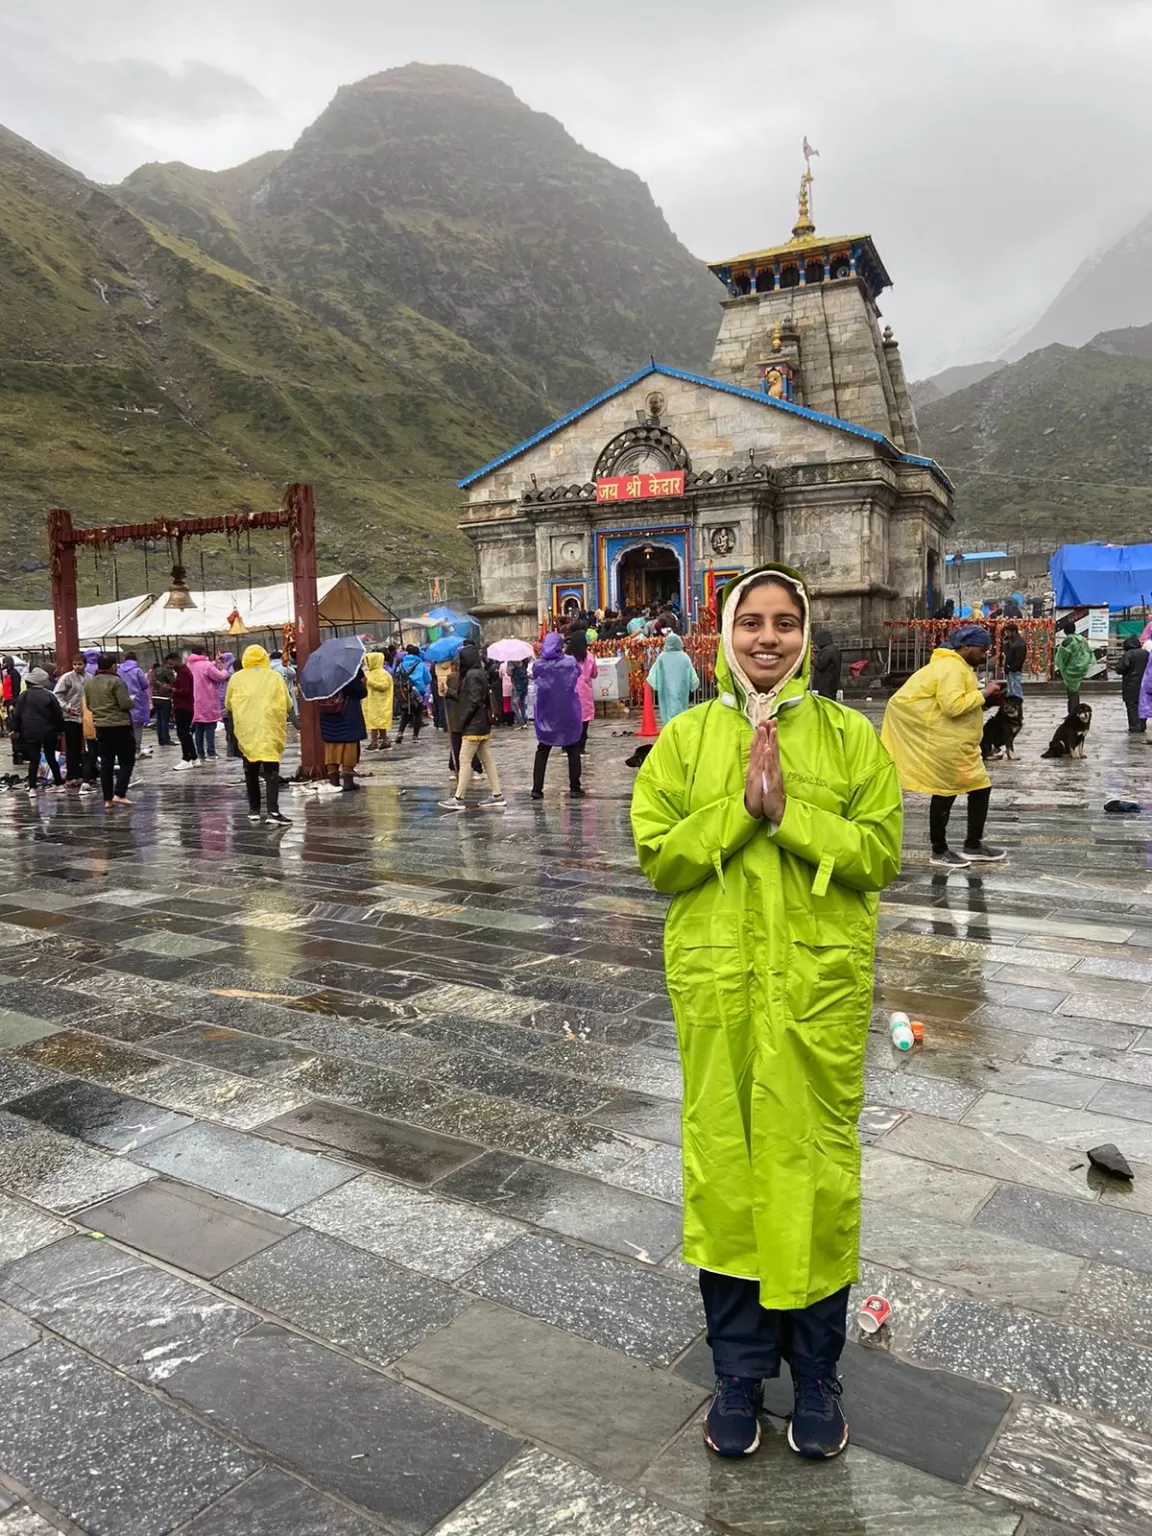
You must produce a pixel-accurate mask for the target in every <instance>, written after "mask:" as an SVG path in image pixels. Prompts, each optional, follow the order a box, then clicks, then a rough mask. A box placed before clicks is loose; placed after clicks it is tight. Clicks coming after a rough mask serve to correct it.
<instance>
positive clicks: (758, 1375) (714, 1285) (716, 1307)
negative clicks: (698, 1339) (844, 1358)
mask: <svg viewBox="0 0 1152 1536" xmlns="http://www.w3.org/2000/svg"><path fill="white" fill-rule="evenodd" d="M848 1290H849V1288H848V1286H845V1287H844V1288H843V1290H840V1291H836V1292H835V1293H834V1294H833V1295H831V1296H825V1297H824V1299H823V1300H822V1301H814V1302H813V1303H812V1305H811V1306H809V1307H801V1308H798V1309H797V1310H796V1311H794V1312H769V1311H767V1310H766V1309H765V1308H764V1307H762V1306H761V1305H760V1285H759V1282H758V1281H756V1280H736V1279H733V1277H732V1276H731V1275H718V1274H715V1273H714V1272H713V1271H712V1270H710V1269H702V1270H701V1271H700V1294H701V1296H702V1297H703V1298H704V1316H705V1318H706V1319H707V1321H708V1347H709V1348H710V1349H711V1351H712V1360H713V1363H714V1365H715V1367H716V1374H717V1376H744V1377H749V1378H751V1379H752V1380H753V1381H763V1380H764V1379H765V1378H766V1377H768V1376H778V1375H779V1374H780V1362H781V1360H787V1361H788V1363H789V1365H790V1366H791V1367H792V1374H793V1376H819V1377H824V1378H828V1377H831V1376H834V1375H835V1374H836V1362H837V1361H838V1360H839V1359H840V1354H841V1351H842V1350H843V1348H844V1338H845V1335H846V1333H847V1328H848Z"/></svg>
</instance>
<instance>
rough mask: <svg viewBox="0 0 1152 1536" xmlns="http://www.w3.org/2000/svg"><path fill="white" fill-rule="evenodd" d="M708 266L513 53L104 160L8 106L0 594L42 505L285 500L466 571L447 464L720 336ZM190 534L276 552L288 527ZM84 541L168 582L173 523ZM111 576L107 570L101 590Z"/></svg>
mask: <svg viewBox="0 0 1152 1536" xmlns="http://www.w3.org/2000/svg"><path fill="white" fill-rule="evenodd" d="M720 296H721V294H720V291H719V289H718V287H717V285H716V283H715V281H714V279H713V278H712V277H711V276H710V275H709V274H708V272H707V270H706V269H705V268H703V267H702V265H701V264H700V263H698V262H696V261H695V259H694V258H693V257H691V256H690V255H689V254H688V252H687V251H686V250H685V249H684V248H683V247H682V246H681V245H680V244H679V242H677V241H676V239H675V237H674V236H673V235H672V233H671V231H670V230H669V229H668V226H667V224H666V223H665V222H664V220H663V217H662V216H661V214H660V212H659V210H658V209H657V208H656V206H655V204H654V203H653V202H652V199H651V196H650V195H649V193H648V191H647V189H646V188H645V187H644V185H643V183H642V182H640V181H639V180H638V179H637V178H636V177H635V176H633V175H632V174H631V173H629V172H626V171H621V170H618V169H617V168H616V167H614V166H611V165H609V164H608V162H606V161H604V160H601V159H600V158H599V157H597V156H595V155H592V154H589V153H588V152H587V151H585V150H583V149H581V148H580V146H579V145H577V144H576V143H575V142H574V141H573V140H572V139H571V138H570V137H569V136H568V135H567V134H566V133H565V132H564V130H563V129H562V128H561V127H560V125H559V124H558V123H556V122H555V121H554V120H553V119H551V118H548V117H546V116H544V115H542V114H540V113H536V112H533V111H531V110H530V109H529V108H528V107H526V106H524V105H523V104H522V103H520V102H519V101H517V100H516V98H515V96H513V94H512V92H511V91H510V90H508V88H507V87H505V86H503V85H501V84H500V83H499V82H498V81H494V80H489V79H487V78H486V77H485V76H483V75H478V74H476V73H475V72H473V71H471V70H462V69H455V68H443V69H439V68H437V69H432V68H428V67H425V66H421V65H413V66H409V67H408V68H406V69H402V70H392V71H389V72H388V73H387V74H384V75H377V76H374V77H372V78H371V79H369V80H366V81H362V82H360V84H358V85H354V86H348V87H345V88H343V89H342V90H341V91H340V92H339V93H338V95H337V97H336V99H335V101H334V102H333V103H332V105H331V106H330V107H329V108H328V109H327V111H326V112H325V113H323V114H322V115H321V117H320V118H319V119H318V120H317V122H316V123H315V124H313V126H312V127H311V128H310V129H308V130H306V132H305V133H304V134H303V135H302V137H301V139H300V141H299V142H298V144H297V145H296V146H295V147H294V148H293V149H292V150H289V151H287V152H283V151H276V152H271V153H269V154H267V155H263V156H260V157H259V158H258V159H256V160H253V161H249V162H247V163H246V164H245V165H242V166H238V167H236V168H234V169H232V170H228V171H222V172H206V171H200V170H195V169H193V168H191V167H188V166H183V165H164V166H158V165H151V166H144V167H141V168H140V170H138V171H136V172H134V173H133V174H132V175H131V176H130V177H128V178H127V180H126V181H125V183H124V184H123V186H121V187H118V188H102V187H98V186H96V185H94V184H93V183H92V182H89V181H87V180H85V178H84V177H82V176H80V175H79V174H78V173H76V172H74V171H72V170H70V169H69V168H68V167H67V166H65V165H62V164H61V163H60V162H59V161H56V160H53V159H52V158H51V157H50V156H48V155H45V154H43V153H41V151H39V150H38V149H36V148H35V147H34V146H33V145H31V144H28V143H26V142H25V141H24V140H22V139H19V138H18V137H17V136H16V135H14V134H11V133H8V132H7V131H6V130H3V129H0V606H14V605H17V604H28V605H36V604H42V603H44V602H45V601H46V598H47V577H46V573H45V572H44V571H43V570H36V571H33V570H30V569H29V567H30V566H32V565H35V564H37V562H38V561H40V560H42V559H43V552H44V534H43V527H44V510H45V508H46V507H48V506H51V505H64V506H69V507H71V508H72V509H73V510H74V511H75V512H76V513H77V515H78V518H79V519H80V521H82V522H93V521H97V520H99V521H111V520H113V519H115V520H116V521H126V520H132V519H134V518H137V517H138V518H140V519H144V518H146V517H152V516H155V515H156V513H157V512H158V511H162V510H171V511H173V512H177V513H184V512H189V513H206V512H209V511H215V510H220V509H221V508H241V507H261V506H268V505H274V504H275V503H276V501H277V500H278V498H279V494H280V489H281V487H282V486H283V484H284V483H285V482H287V481H290V480H297V479H299V480H310V481H312V482H313V483H314V484H315V485H316V489H317V505H318V543H319V550H320V558H321V562H322V564H323V565H324V566H325V567H326V568H328V569H337V568H339V569H351V570H353V571H355V572H356V573H357V574H358V575H360V576H361V577H362V578H363V579H364V580H365V581H366V582H367V584H368V585H369V586H370V587H371V588H372V589H373V590H374V591H376V592H377V593H378V594H379V595H380V596H383V597H386V598H391V599H392V600H393V602H394V606H397V607H402V606H407V604H408V603H409V602H413V601H415V602H422V601H426V600H427V595H428V580H429V578H430V577H432V576H433V575H438V576H442V577H446V578H447V582H448V593H449V596H455V597H460V598H465V597H466V596H467V594H468V592H469V591H470V583H471V573H472V557H471V553H470V550H469V547H468V546H467V545H466V543H465V541H464V540H463V538H462V536H461V535H460V534H459V532H458V530H457V528H456V520H457V516H458V506H459V495H458V493H457V492H456V490H455V487H454V481H455V480H456V479H457V478H458V477H459V476H460V475H461V474H463V473H465V472H466V471H467V470H468V469H470V468H473V467H475V466H476V465H477V464H479V463H482V462H483V461H484V460H485V459H487V458H489V457H491V456H492V455H493V454H494V453H496V452H498V451H499V450H500V449H501V448H503V447H506V446H508V445H509V444H510V443H512V442H514V441H515V440H517V439H518V438H519V437H520V436H522V435H524V434H525V433H527V432H530V431H533V430H536V429H537V428H539V427H540V426H542V425H544V423H545V422H547V421H548V420H549V419H551V418H552V417H553V416H554V415H556V414H557V413H558V412H560V411H562V410H564V409H567V408H570V407H571V406H573V405H575V404H577V403H579V402H580V401H581V400H583V399H585V398H586V397H587V396H588V395H589V394H592V393H595V392H597V391H599V390H600V389H603V388H604V387H605V386H606V385H607V384H608V383H609V382H611V381H612V380H614V379H615V378H617V377H619V376H620V375H621V374H624V373H627V372H629V371H631V370H632V369H634V368H635V367H636V366H638V365H639V364H640V363H641V362H643V361H644V360H646V359H647V356H648V354H649V353H650V352H652V351H656V352H657V354H658V355H661V356H664V357H667V358H668V359H669V360H674V361H678V362H682V363H683V364H684V365H685V366H688V367H699V366H701V365H702V364H704V363H706V360H707V356H708V349H709V348H710V345H711V341H712V339H713V336H714V333H715V329H716V324H717V301H718V299H719V297H720ZM201 543H202V544H203V546H204V547H203V549H199V548H193V549H188V550H186V551H185V558H186V562H187V564H188V565H189V567H190V573H191V576H192V579H193V582H194V583H197V582H198V581H199V578H200V572H201V564H200V562H201V558H203V562H204V565H203V569H204V577H205V580H206V581H207V582H208V584H210V585H226V584H234V583H239V584H240V585H241V586H242V585H243V584H244V583H245V582H247V580H248V573H249V568H251V572H252V580H253V581H267V580H274V579H282V577H283V571H284V561H283V552H282V551H281V550H280V548H279V547H278V546H276V544H275V541H274V540H269V539H263V540H256V541H253V544H252V548H251V551H249V550H248V549H247V547H245V548H244V549H243V550H237V549H230V548H228V547H227V545H226V543H225V541H224V540H222V539H220V540H204V541H201ZM148 558H149V561H150V564H149V566H148V569H147V571H146V570H145V566H144V553H143V551H137V550H131V549H128V550H122V551H121V552H120V553H119V554H118V555H117V558H116V562H115V569H113V563H112V562H111V561H110V560H109V559H107V558H105V559H104V560H103V561H102V562H101V566H100V568H99V570H98V571H95V572H94V571H93V570H92V569H91V568H89V569H87V570H86V569H85V568H84V565H83V562H82V569H81V580H82V585H83V591H84V597H85V598H87V599H94V598H96V597H97V596H99V597H107V596H109V595H111V591H112V588H113V586H114V585H117V586H118V587H119V590H120V591H121V592H127V591H130V590H141V589H142V588H143V587H145V586H148V587H150V588H152V589H155V588H156V587H157V585H158V584H159V582H160V581H161V579H162V571H163V568H165V567H166V565H167V563H168V555H167V551H165V550H160V551H152V552H151V553H150V555H149V557H148ZM97 584H99V590H98V591H97Z"/></svg>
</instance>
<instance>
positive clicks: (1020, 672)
mask: <svg viewBox="0 0 1152 1536" xmlns="http://www.w3.org/2000/svg"><path fill="white" fill-rule="evenodd" d="M1000 656H1001V659H1002V661H1003V663H1004V680H1005V683H1006V685H1007V686H1006V688H1005V692H1006V693H1007V695H1008V697H1009V698H1010V699H1023V697H1024V667H1025V664H1026V663H1027V660H1028V642H1027V641H1026V640H1024V639H1022V638H1021V635H1020V631H1019V630H1018V629H1017V628H1016V626H1015V624H1006V625H1005V626H1004V634H1003V637H1002V639H1001V642H1000Z"/></svg>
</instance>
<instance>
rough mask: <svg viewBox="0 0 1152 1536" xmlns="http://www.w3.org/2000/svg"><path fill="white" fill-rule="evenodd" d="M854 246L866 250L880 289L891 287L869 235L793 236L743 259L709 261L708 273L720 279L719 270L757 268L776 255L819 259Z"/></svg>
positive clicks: (746, 253) (729, 258)
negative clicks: (782, 242) (878, 280)
mask: <svg viewBox="0 0 1152 1536" xmlns="http://www.w3.org/2000/svg"><path fill="white" fill-rule="evenodd" d="M853 247H855V248H856V249H857V250H861V251H867V253H868V255H869V257H870V258H871V260H872V262H873V264H874V265H875V267H876V269H877V272H878V274H879V276H880V277H881V278H882V280H883V281H882V286H883V287H885V288H890V287H891V286H892V279H891V278H890V277H889V276H888V272H887V269H886V268H885V266H884V263H883V262H882V261H881V260H880V257H879V255H878V253H877V250H876V246H875V244H874V243H873V240H872V236H871V235H837V236H836V237H835V238H834V239H823V238H820V239H818V238H817V237H816V236H815V235H808V236H806V237H805V238H804V239H802V240H798V239H796V238H795V237H793V238H792V239H791V240H786V241H785V242H784V244H783V245H770V246H767V247H766V248H765V249H764V250H762V251H746V252H745V253H744V255H743V256H730V257H728V258H727V260H725V261H710V262H709V263H708V270H709V271H710V272H715V273H716V274H717V276H719V273H720V269H721V268H723V267H745V266H752V265H754V264H756V265H758V264H759V263H761V262H768V261H774V260H775V259H776V258H777V257H778V256H790V257H794V258H796V259H797V260H803V259H804V258H805V257H807V256H822V255H823V254H824V252H825V251H839V250H843V251H851V250H852V249H853Z"/></svg>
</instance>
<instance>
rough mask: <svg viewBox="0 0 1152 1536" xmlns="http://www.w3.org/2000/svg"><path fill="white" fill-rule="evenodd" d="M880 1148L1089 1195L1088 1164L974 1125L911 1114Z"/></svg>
mask: <svg viewBox="0 0 1152 1536" xmlns="http://www.w3.org/2000/svg"><path fill="white" fill-rule="evenodd" d="M880 1146H881V1147H882V1148H883V1149H884V1150H886V1151H891V1152H899V1153H901V1154H903V1155H904V1156H905V1157H913V1158H925V1159H927V1160H929V1161H930V1162H933V1163H939V1164H941V1165H942V1166H943V1167H946V1168H962V1169H965V1170H967V1171H968V1172H969V1173H977V1174H986V1175H987V1176H988V1177H989V1178H990V1179H1003V1180H1007V1181H1010V1182H1012V1183H1016V1184H1030V1185H1032V1186H1033V1188H1036V1189H1050V1190H1053V1191H1054V1192H1055V1193H1056V1194H1065V1195H1078V1196H1081V1197H1083V1196H1087V1195H1088V1194H1089V1190H1088V1185H1087V1178H1086V1175H1085V1171H1084V1169H1083V1168H1076V1167H1075V1166H1074V1165H1075V1164H1076V1163H1079V1162H1082V1161H1083V1160H1082V1159H1081V1158H1080V1157H1078V1156H1077V1155H1076V1154H1074V1153H1069V1152H1067V1151H1065V1150H1063V1149H1062V1148H1060V1147H1049V1146H1046V1145H1045V1144H1044V1143H1043V1142H1041V1141H1033V1140H1031V1139H1030V1138H1029V1137H1027V1136H1011V1135H1007V1134H1004V1133H1001V1132H997V1131H983V1130H978V1129H977V1128H976V1127H975V1126H971V1125H965V1124H959V1125H957V1124H954V1123H953V1122H951V1121H948V1120H931V1119H929V1118H928V1117H927V1116H924V1115H910V1116H908V1117H907V1118H906V1119H904V1120H902V1121H901V1122H900V1124H899V1125H897V1126H895V1127H894V1128H893V1129H892V1130H891V1131H889V1132H888V1133H887V1135H885V1136H884V1138H883V1140H882V1141H881V1143H880Z"/></svg>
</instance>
